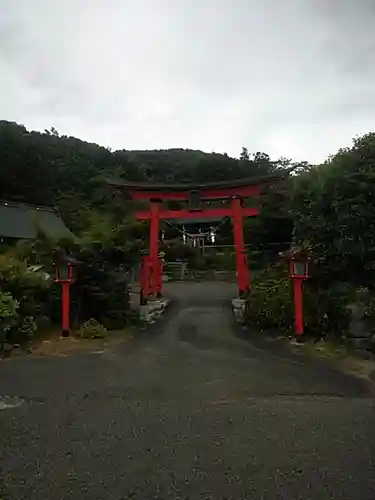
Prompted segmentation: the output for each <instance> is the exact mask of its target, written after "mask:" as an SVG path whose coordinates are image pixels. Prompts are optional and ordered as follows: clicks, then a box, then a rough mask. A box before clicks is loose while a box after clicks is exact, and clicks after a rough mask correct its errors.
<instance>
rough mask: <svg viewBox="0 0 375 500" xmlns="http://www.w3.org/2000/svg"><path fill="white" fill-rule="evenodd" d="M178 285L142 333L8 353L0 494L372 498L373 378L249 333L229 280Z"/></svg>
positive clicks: (49, 499) (146, 499)
mask: <svg viewBox="0 0 375 500" xmlns="http://www.w3.org/2000/svg"><path fill="white" fill-rule="evenodd" d="M168 293H169V294H170V295H171V296H172V298H173V299H174V304H173V305H172V306H171V308H170V310H168V312H167V313H166V315H165V317H164V318H163V319H162V320H161V321H160V322H159V323H157V324H155V325H153V326H152V327H151V328H150V329H148V330H146V331H144V332H143V333H142V335H140V336H139V338H138V339H137V340H135V341H134V342H130V343H129V342H127V343H125V342H124V343H123V344H117V345H115V346H112V347H110V348H108V349H105V350H104V351H99V352H96V353H95V352H93V353H87V352H86V353H82V352H81V353H77V354H71V355H69V356H66V357H44V358H33V357H29V358H17V359H9V360H6V361H2V362H0V394H2V395H3V397H2V398H1V401H2V406H0V410H1V411H0V439H1V441H0V465H1V469H0V493H1V494H0V498H1V499H2V500H8V499H11V500H21V499H25V500H26V499H27V500H60V499H61V500H62V499H64V500H68V499H76V500H86V499H87V500H88V499H90V500H122V499H128V498H129V499H130V498H131V499H142V500H151V499H236V500H239V499H245V498H246V499H251V500H256V499H267V500H268V499H270V500H273V499H287V500H292V499H301V500H302V499H304V500H305V499H317V500H325V499H343V500H370V499H371V500H374V498H375V468H374V460H375V455H374V451H375V446H374V437H375V417H374V415H375V412H374V409H375V408H374V401H373V399H372V397H371V395H370V392H369V389H368V387H367V386H366V385H365V383H364V382H362V381H360V380H359V379H355V378H351V377H350V376H348V375H345V374H341V373H339V372H337V371H335V370H333V369H332V368H330V367H329V366H328V365H325V364H324V363H323V362H321V361H313V360H308V359H305V358H304V357H303V356H302V355H297V354H292V353H290V352H288V351H287V350H286V348H284V347H283V345H282V344H279V343H278V342H277V341H271V340H266V339H264V338H262V337H260V336H259V335H255V334H252V333H251V332H250V333H249V338H250V340H246V339H244V338H243V335H242V334H241V331H240V329H239V327H237V326H236V325H235V324H234V321H233V318H232V315H231V311H230V308H229V304H230V300H229V299H230V298H231V296H233V295H234V294H235V290H234V288H233V286H232V285H230V284H225V283H181V284H170V285H168ZM1 495H2V496H1Z"/></svg>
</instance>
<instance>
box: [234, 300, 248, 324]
mask: <svg viewBox="0 0 375 500" xmlns="http://www.w3.org/2000/svg"><path fill="white" fill-rule="evenodd" d="M232 310H233V314H234V318H235V320H236V321H237V323H239V324H240V325H243V324H245V310H246V300H245V299H241V298H240V297H237V298H235V299H233V300H232Z"/></svg>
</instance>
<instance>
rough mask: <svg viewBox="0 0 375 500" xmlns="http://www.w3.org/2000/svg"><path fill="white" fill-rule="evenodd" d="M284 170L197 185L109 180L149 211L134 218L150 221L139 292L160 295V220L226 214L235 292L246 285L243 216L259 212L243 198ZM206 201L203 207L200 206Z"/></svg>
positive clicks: (255, 195)
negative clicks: (174, 206)
mask: <svg viewBox="0 0 375 500" xmlns="http://www.w3.org/2000/svg"><path fill="white" fill-rule="evenodd" d="M287 173H288V172H285V171H284V172H283V173H280V174H273V175H269V176H264V177H257V178H249V179H240V180H236V181H231V182H224V181H222V182H214V183H206V184H202V183H197V184H195V183H194V184H187V183H184V184H158V183H148V182H126V181H118V182H115V181H109V184H110V185H111V186H112V187H113V188H114V189H115V190H116V191H120V192H125V193H126V194H128V195H130V197H131V198H132V199H133V200H134V201H143V202H148V203H149V210H147V211H137V213H136V217H137V219H138V220H149V221H150V251H149V255H148V256H146V257H145V258H144V260H143V262H142V272H141V277H140V279H141V295H143V296H144V297H153V296H155V295H156V296H160V295H161V288H162V273H163V265H162V262H161V260H160V259H159V221H160V219H199V218H202V219H205V220H207V219H209V218H210V217H212V218H213V219H217V218H218V217H223V218H224V217H230V218H231V219H232V221H233V234H234V244H235V249H236V270H237V283H238V289H239V295H240V296H243V295H245V294H246V292H248V291H249V288H250V274H249V269H248V266H247V256H246V251H245V244H244V235H243V218H244V217H252V216H256V215H258V214H259V208H258V207H245V206H244V203H243V201H244V199H245V198H258V197H259V196H260V195H261V193H262V191H263V188H264V187H266V186H270V185H272V184H275V182H277V181H279V180H280V179H281V178H284V177H285V176H286V175H287ZM172 200H176V201H180V202H182V203H187V204H188V207H187V208H183V209H177V210H171V209H169V208H168V207H165V206H164V204H165V203H166V202H169V201H172ZM214 200H222V201H226V202H227V204H226V206H225V207H216V208H208V206H207V203H209V202H212V201H214ZM205 203H206V206H205V205H204V204H205Z"/></svg>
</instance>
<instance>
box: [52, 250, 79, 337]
mask: <svg viewBox="0 0 375 500" xmlns="http://www.w3.org/2000/svg"><path fill="white" fill-rule="evenodd" d="M76 264H77V261H76V260H75V259H72V258H71V257H62V258H59V260H58V261H57V262H56V278H55V283H60V284H61V334H62V336H63V337H69V334H70V286H71V284H72V283H74V282H75V270H76V269H75V265H76Z"/></svg>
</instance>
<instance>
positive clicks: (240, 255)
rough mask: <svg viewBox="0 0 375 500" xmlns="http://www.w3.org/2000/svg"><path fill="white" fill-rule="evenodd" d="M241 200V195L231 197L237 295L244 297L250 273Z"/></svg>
mask: <svg viewBox="0 0 375 500" xmlns="http://www.w3.org/2000/svg"><path fill="white" fill-rule="evenodd" d="M242 205H243V202H242V198H241V197H235V198H233V199H232V218H233V235H234V244H235V247H236V271H237V284H238V291H239V296H240V297H244V296H245V295H246V293H247V292H248V291H249V289H250V273H249V268H248V265H247V256H246V249H245V242H244V235H243V213H242V211H243V206H242Z"/></svg>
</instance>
